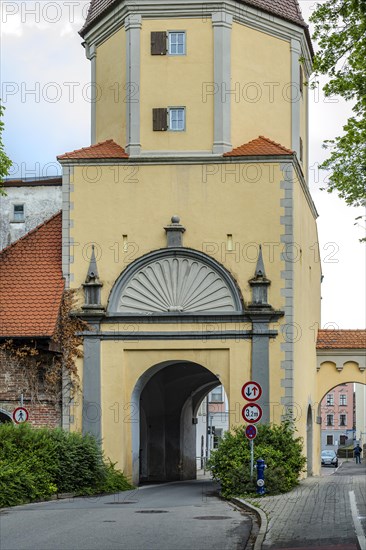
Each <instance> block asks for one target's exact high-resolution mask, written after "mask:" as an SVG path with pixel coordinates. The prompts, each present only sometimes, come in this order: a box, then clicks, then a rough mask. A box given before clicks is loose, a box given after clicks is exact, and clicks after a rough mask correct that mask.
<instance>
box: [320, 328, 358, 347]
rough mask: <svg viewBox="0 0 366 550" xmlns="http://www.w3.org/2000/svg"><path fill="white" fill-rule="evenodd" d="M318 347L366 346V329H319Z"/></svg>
mask: <svg viewBox="0 0 366 550" xmlns="http://www.w3.org/2000/svg"><path fill="white" fill-rule="evenodd" d="M316 347H317V349H328V348H329V349H362V348H366V330H323V329H322V330H319V331H318V340H317V343H316Z"/></svg>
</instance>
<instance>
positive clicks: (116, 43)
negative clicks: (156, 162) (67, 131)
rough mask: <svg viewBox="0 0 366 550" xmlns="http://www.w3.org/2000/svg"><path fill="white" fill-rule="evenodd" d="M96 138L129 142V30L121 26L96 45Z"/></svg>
mask: <svg viewBox="0 0 366 550" xmlns="http://www.w3.org/2000/svg"><path fill="white" fill-rule="evenodd" d="M96 81H97V93H98V99H97V102H96V141H97V142H99V141H104V140H106V139H114V141H116V142H117V143H119V144H120V145H121V146H122V147H124V146H125V145H126V94H127V93H133V90H131V91H129V90H126V89H125V85H126V33H125V29H124V28H121V29H119V30H118V31H117V32H116V33H115V34H113V35H112V36H111V37H110V38H109V39H108V40H106V41H105V42H103V43H102V44H101V45H100V46H99V47H98V48H97V57H96Z"/></svg>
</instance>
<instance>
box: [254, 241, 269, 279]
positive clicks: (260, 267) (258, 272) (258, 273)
mask: <svg viewBox="0 0 366 550" xmlns="http://www.w3.org/2000/svg"><path fill="white" fill-rule="evenodd" d="M256 277H262V278H265V277H266V272H265V269H264V263H263V255H262V245H261V244H260V245H259V253H258V260H257V266H256V268H255V273H254V278H256Z"/></svg>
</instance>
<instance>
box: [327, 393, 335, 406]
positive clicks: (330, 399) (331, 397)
mask: <svg viewBox="0 0 366 550" xmlns="http://www.w3.org/2000/svg"><path fill="white" fill-rule="evenodd" d="M328 401H329V403H328ZM333 405H334V393H328V395H327V407H332V406H333Z"/></svg>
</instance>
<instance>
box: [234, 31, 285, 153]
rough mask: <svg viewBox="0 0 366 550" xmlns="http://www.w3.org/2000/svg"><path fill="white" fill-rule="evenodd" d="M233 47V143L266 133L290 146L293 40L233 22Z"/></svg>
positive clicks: (240, 143) (237, 143) (237, 144)
mask: <svg viewBox="0 0 366 550" xmlns="http://www.w3.org/2000/svg"><path fill="white" fill-rule="evenodd" d="M231 51H232V68H231V76H232V85H231V87H232V89H234V90H235V91H236V93H235V94H233V95H231V128H232V144H233V147H237V146H239V145H242V144H243V143H246V142H247V141H249V140H251V139H254V138H256V137H258V136H259V135H264V136H266V137H269V138H270V139H272V140H274V141H277V142H279V143H280V144H281V145H284V146H285V147H288V148H290V149H291V148H292V147H291V101H290V100H289V99H288V97H287V96H290V94H291V88H290V82H291V55H290V43H289V42H288V41H285V40H281V39H279V38H276V37H273V36H270V35H268V34H265V33H262V32H259V31H257V30H253V29H250V28H249V27H246V26H244V25H241V24H240V23H236V22H234V23H233V26H232V43H231ZM265 83H267V85H266V84H265ZM268 83H271V86H268ZM270 90H272V93H273V96H272V98H271V93H270Z"/></svg>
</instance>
